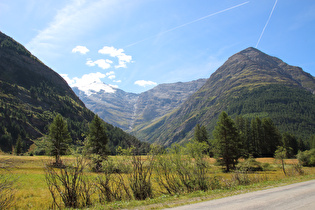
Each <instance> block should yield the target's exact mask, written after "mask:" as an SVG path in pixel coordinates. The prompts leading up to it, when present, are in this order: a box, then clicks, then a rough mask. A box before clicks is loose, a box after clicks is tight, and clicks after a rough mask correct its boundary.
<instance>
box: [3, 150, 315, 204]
mask: <svg viewBox="0 0 315 210" xmlns="http://www.w3.org/2000/svg"><path fill="white" fill-rule="evenodd" d="M111 158H113V160H114V161H119V160H122V158H124V157H121V156H118V157H111ZM125 158H126V157H125ZM145 158H146V157H145V156H143V159H145ZM75 159H76V157H73V156H66V157H63V159H62V160H63V161H64V162H74V161H75ZM53 160H54V159H53V158H52V157H48V156H11V155H0V163H4V162H6V164H4V165H3V166H6V167H8V169H9V171H8V173H11V174H12V176H14V177H16V179H17V181H16V200H15V204H14V209H47V208H49V207H50V205H51V204H52V198H51V195H50V192H49V190H48V187H47V185H46V182H45V165H46V164H48V163H51V162H53ZM207 160H208V162H209V163H210V173H209V176H212V177H214V176H216V177H219V178H221V181H222V180H227V182H228V181H229V180H230V179H231V178H232V176H233V173H223V172H222V168H221V167H219V166H215V165H213V164H214V163H215V159H213V158H208V159H207ZM256 160H257V161H258V162H260V163H263V164H270V168H271V169H272V170H268V171H260V172H255V173H250V174H248V176H249V177H250V179H257V180H260V181H259V182H257V183H253V184H251V185H249V186H234V187H233V188H231V189H216V190H209V191H207V192H201V191H198V192H194V193H190V194H184V195H175V196H169V195H165V194H163V189H161V188H160V187H159V185H158V183H156V181H155V178H156V177H155V175H154V174H153V176H152V178H153V181H152V184H153V188H154V198H152V199H147V200H145V201H135V200H131V201H120V202H112V203H108V204H106V206H103V205H101V204H97V202H96V204H95V206H94V207H92V209H93V208H94V209H106V208H107V209H113V208H133V207H137V206H145V208H148V209H150V208H151V207H152V208H165V207H168V206H174V205H179V204H183V203H187V202H197V201H199V200H209V199H214V198H219V197H224V196H228V195H232V194H238V193H243V192H248V191H252V190H259V189H265V188H268V187H270V186H279V185H282V184H289V183H294V182H299V181H305V180H310V179H314V178H315V168H308V167H304V168H303V169H304V171H305V174H306V175H304V176H299V175H296V176H285V175H284V174H283V172H282V170H281V168H280V166H279V164H278V163H277V162H276V161H275V160H274V159H273V158H257V159H256ZM241 161H242V160H241ZM285 161H286V168H287V169H288V170H290V168H292V166H293V165H294V164H296V163H297V160H296V159H288V160H285ZM86 174H87V175H88V176H89V177H90V178H91V179H92V180H93V179H94V178H95V177H96V176H97V175H98V174H96V173H92V172H89V171H88V170H87V171H86ZM124 176H126V175H124ZM126 180H127V178H126ZM94 199H95V201H97V196H94ZM137 208H138V207H137Z"/></svg>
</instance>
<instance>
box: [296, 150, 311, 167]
mask: <svg viewBox="0 0 315 210" xmlns="http://www.w3.org/2000/svg"><path fill="white" fill-rule="evenodd" d="M297 159H298V160H299V163H300V164H301V165H303V166H315V148H314V149H311V150H306V151H304V152H301V151H300V152H299V153H298V154H297Z"/></svg>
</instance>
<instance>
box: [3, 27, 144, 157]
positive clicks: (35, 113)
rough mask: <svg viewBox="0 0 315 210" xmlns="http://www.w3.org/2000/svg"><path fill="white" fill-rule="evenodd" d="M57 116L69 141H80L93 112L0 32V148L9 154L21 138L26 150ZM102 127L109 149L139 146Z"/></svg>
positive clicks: (59, 79)
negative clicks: (68, 133) (69, 135)
mask: <svg viewBox="0 0 315 210" xmlns="http://www.w3.org/2000/svg"><path fill="white" fill-rule="evenodd" d="M57 113H60V114H61V115H62V116H63V117H64V118H65V119H66V120H67V122H68V127H69V130H70V131H71V137H72V139H73V141H74V142H75V141H76V140H83V138H84V137H83V136H82V134H83V133H85V132H86V131H87V128H88V123H89V122H90V121H91V120H92V119H93V117H94V113H93V112H91V111H90V110H88V109H87V108H86V107H85V105H84V104H83V102H82V101H81V100H80V99H79V98H78V97H77V96H76V95H75V93H74V92H73V90H72V89H71V88H70V87H69V86H68V84H67V83H66V81H65V80H64V79H63V78H62V77H61V76H60V75H59V74H57V73H56V72H54V71H53V70H52V69H50V68H49V67H47V66H46V65H45V64H43V63H42V62H41V61H40V60H38V59H37V58H36V57H35V56H33V55H32V54H31V53H30V52H29V51H28V50H27V49H26V48H25V47H24V46H22V45H21V44H19V43H18V42H16V41H15V40H13V39H12V38H10V37H8V36H6V35H5V34H3V33H1V32H0V149H1V150H2V151H4V152H10V151H12V147H13V146H14V145H15V143H16V140H17V138H18V136H21V138H22V140H23V144H24V151H26V150H27V149H28V148H29V146H30V145H31V144H32V143H33V140H35V139H37V138H39V137H42V136H43V135H46V134H47V133H48V126H49V124H50V123H51V122H52V119H53V118H54V117H55V116H56V114H57ZM106 127H107V130H108V133H109V139H110V143H109V146H110V148H111V149H113V150H114V147H116V146H117V145H122V146H123V147H126V146H127V145H130V144H136V145H138V146H140V145H142V144H141V143H140V142H139V141H138V140H137V139H136V138H134V137H133V136H130V135H128V134H126V133H124V132H123V131H122V130H121V129H118V128H115V127H114V126H112V125H110V124H106Z"/></svg>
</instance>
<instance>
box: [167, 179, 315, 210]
mask: <svg viewBox="0 0 315 210" xmlns="http://www.w3.org/2000/svg"><path fill="white" fill-rule="evenodd" d="M186 209H187V210H188V209H189V210H190V209H211V210H216V209H228V210H237V209H242V210H243V209H246V210H247V209H255V210H259V209H268V210H270V209H277V210H278V209H280V210H282V209H286V210H287V209H292V210H293V209H294V210H295V209H306V210H315V180H311V181H307V182H301V183H296V184H291V185H287V186H283V187H276V188H272V189H268V190H261V191H256V192H251V193H246V194H241V195H235V196H231V197H226V198H221V199H217V200H211V201H206V202H202V203H196V204H191V205H186V206H180V207H176V208H172V210H186Z"/></svg>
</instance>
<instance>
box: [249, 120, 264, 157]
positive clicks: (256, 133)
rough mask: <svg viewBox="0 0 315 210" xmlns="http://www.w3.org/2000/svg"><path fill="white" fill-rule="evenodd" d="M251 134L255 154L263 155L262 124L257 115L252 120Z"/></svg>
mask: <svg viewBox="0 0 315 210" xmlns="http://www.w3.org/2000/svg"><path fill="white" fill-rule="evenodd" d="M250 130H251V136H252V144H253V156H255V157H257V156H261V146H262V142H263V132H262V126H261V120H260V119H259V118H258V117H256V118H255V119H252V121H251V128H250Z"/></svg>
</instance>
